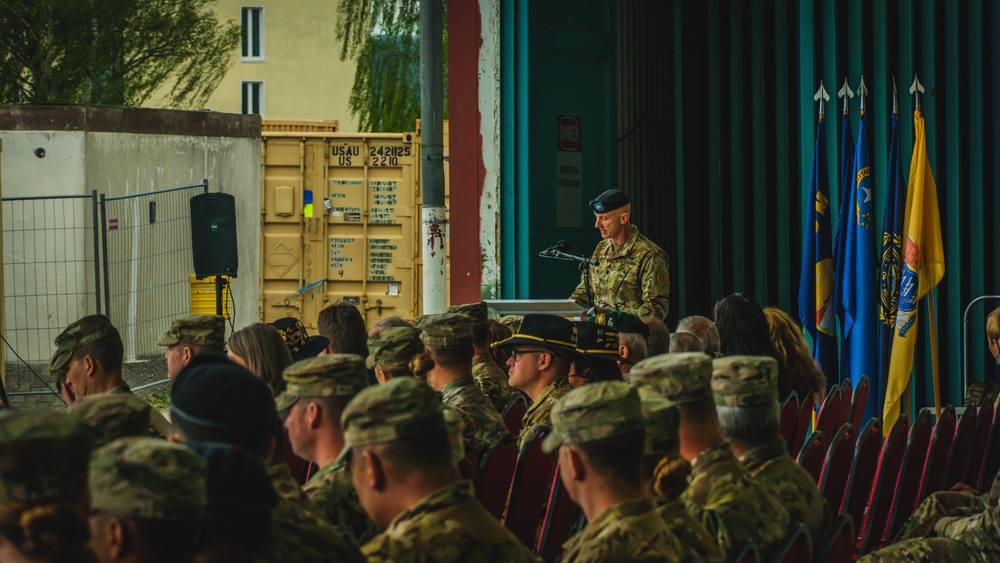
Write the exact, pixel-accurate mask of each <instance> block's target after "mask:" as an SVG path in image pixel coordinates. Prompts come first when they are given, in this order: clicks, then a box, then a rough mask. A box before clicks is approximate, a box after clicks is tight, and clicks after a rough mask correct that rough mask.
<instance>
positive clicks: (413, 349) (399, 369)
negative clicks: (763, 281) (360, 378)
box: [365, 326, 434, 383]
mask: <svg viewBox="0 0 1000 563" xmlns="http://www.w3.org/2000/svg"><path fill="white" fill-rule="evenodd" d="M365 365H367V366H368V369H372V370H374V372H375V378H376V379H377V380H378V382H379V383H385V382H386V381H389V380H391V379H394V378H396V377H406V376H413V377H416V378H417V379H420V380H426V379H427V372H428V371H430V370H431V368H433V367H434V360H431V358H430V356H428V355H427V353H426V352H425V351H424V343H423V342H421V341H420V329H419V328H417V327H413V326H401V327H392V328H387V329H385V330H381V331H379V332H378V333H376V334H375V335H374V336H372V337H371V338H369V339H368V358H367V359H366V360H365Z"/></svg>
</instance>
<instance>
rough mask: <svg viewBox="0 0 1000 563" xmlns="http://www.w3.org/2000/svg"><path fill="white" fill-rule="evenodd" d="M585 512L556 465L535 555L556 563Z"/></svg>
mask: <svg viewBox="0 0 1000 563" xmlns="http://www.w3.org/2000/svg"><path fill="white" fill-rule="evenodd" d="M582 512H583V511H582V510H580V507H579V506H578V505H577V504H576V503H575V502H573V499H571V498H570V497H569V493H568V492H566V487H563V484H562V479H560V478H559V464H558V463H556V469H555V473H554V475H553V477H552V487H551V488H550V492H549V504H548V506H547V507H546V508H545V518H544V519H543V520H542V533H541V535H540V536H539V537H538V546H537V547H536V549H535V553H537V554H538V555H540V556H541V557H542V559H544V560H545V561H555V560H556V559H557V558H558V557H559V554H561V553H562V546H563V544H564V543H566V540H568V539H569V537H570V536H572V535H573V532H574V531H576V525H577V523H578V522H579V521H580V514H581V513H582Z"/></svg>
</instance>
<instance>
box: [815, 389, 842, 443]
mask: <svg viewBox="0 0 1000 563" xmlns="http://www.w3.org/2000/svg"><path fill="white" fill-rule="evenodd" d="M844 384H845V385H847V382H846V381H845V382H844ZM843 398H844V395H843V392H842V391H841V390H840V388H839V387H834V388H833V389H832V390H831V391H830V393H828V394H827V396H826V398H825V399H823V405H822V406H821V407H820V408H819V415H818V416H817V417H816V429H817V430H820V431H822V432H823V433H824V434H826V435H827V436H833V435H834V434H836V433H837V428H838V426H837V420H838V419H839V417H840V403H841V402H842V400H843Z"/></svg>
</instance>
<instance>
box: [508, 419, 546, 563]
mask: <svg viewBox="0 0 1000 563" xmlns="http://www.w3.org/2000/svg"><path fill="white" fill-rule="evenodd" d="M548 434H549V427H548V426H545V425H544V424H538V425H536V426H535V428H533V429H532V430H531V434H530V435H529V436H528V439H527V440H525V442H524V444H523V445H522V446H521V451H520V452H518V455H517V464H516V465H515V466H514V479H513V480H511V483H510V500H509V501H508V502H507V514H506V515H505V516H504V520H503V525H504V526H506V527H507V529H509V530H510V531H511V533H513V534H514V535H515V536H516V537H517V539H519V540H521V542H522V543H524V545H526V546H528V547H532V546H534V545H536V544H535V534H536V533H537V532H538V524H539V522H540V521H541V517H542V510H543V509H544V508H545V501H546V500H547V499H548V498H549V497H548V493H549V485H550V484H551V483H552V477H553V470H554V469H555V465H556V464H555V452H553V453H545V452H543V451H542V440H543V439H545V436H547V435H548Z"/></svg>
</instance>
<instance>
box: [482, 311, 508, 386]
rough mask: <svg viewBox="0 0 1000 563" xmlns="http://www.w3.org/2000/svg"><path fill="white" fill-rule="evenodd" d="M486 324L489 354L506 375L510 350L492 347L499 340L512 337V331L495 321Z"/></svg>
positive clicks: (491, 320)
mask: <svg viewBox="0 0 1000 563" xmlns="http://www.w3.org/2000/svg"><path fill="white" fill-rule="evenodd" d="M487 322H488V323H489V328H490V337H489V347H490V353H491V354H492V355H493V360H494V361H495V362H496V363H497V365H498V366H500V370H501V371H503V372H504V374H505V375H506V374H507V371H508V369H507V360H509V359H510V349H509V348H497V347H496V346H494V344H496V343H497V342H500V341H501V340H507V339H508V338H510V337H511V336H513V335H514V333H513V331H511V330H510V327H508V326H507V325H505V324H503V323H501V322H500V321H498V320H496V319H490V320H489V321H487ZM512 392H513V390H512Z"/></svg>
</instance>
